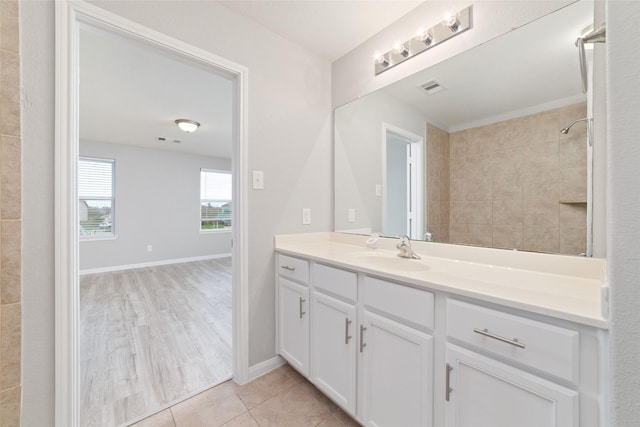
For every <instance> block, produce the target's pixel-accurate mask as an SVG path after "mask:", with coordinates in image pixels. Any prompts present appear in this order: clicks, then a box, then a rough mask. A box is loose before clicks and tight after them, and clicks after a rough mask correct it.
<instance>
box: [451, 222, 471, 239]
mask: <svg viewBox="0 0 640 427" xmlns="http://www.w3.org/2000/svg"><path fill="white" fill-rule="evenodd" d="M468 234H469V231H468V225H467V224H462V223H456V222H452V223H451V224H449V242H451V243H467V238H468V237H467V236H468Z"/></svg>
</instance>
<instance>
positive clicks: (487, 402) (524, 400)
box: [445, 344, 578, 427]
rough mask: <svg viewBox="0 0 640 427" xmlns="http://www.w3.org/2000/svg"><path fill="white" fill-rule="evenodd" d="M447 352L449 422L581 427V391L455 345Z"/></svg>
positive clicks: (505, 426) (450, 425) (499, 426)
mask: <svg viewBox="0 0 640 427" xmlns="http://www.w3.org/2000/svg"><path fill="white" fill-rule="evenodd" d="M446 351H447V357H446V360H447V364H446V369H447V380H446V385H448V386H449V392H448V393H447V397H446V398H445V399H446V425H447V426H448V427H454V426H455V427H462V426H469V427H473V426H492V427H513V426H518V427H540V426H545V427H570V426H576V427H577V426H578V392H576V391H574V390H570V389H568V388H565V387H562V386H560V385H557V384H555V383H553V382H550V381H547V380H544V379H542V378H540V377H537V376H535V375H531V374H529V373H527V372H525V371H523V370H520V369H516V368H513V367H511V366H509V365H506V364H504V363H501V362H498V361H496V360H495V359H492V358H489V357H485V356H482V355H480V354H478V353H475V352H472V351H469V350H466V349H463V348H461V347H458V346H456V345H453V344H447V350H446ZM445 387H446V386H445Z"/></svg>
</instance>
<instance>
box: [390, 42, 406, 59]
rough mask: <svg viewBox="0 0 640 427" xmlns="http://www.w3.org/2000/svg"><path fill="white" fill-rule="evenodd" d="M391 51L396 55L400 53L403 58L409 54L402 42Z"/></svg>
mask: <svg viewBox="0 0 640 427" xmlns="http://www.w3.org/2000/svg"><path fill="white" fill-rule="evenodd" d="M393 52H394V53H395V54H397V55H402V56H404V57H405V58H406V57H407V56H409V49H407V48H406V47H405V46H404V45H403V44H401V45H397V46H396V47H394V48H393Z"/></svg>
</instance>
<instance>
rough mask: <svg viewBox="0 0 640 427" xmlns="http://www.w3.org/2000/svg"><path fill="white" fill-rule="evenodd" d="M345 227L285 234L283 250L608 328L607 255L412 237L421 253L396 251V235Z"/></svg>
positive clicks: (279, 243) (279, 247)
mask: <svg viewBox="0 0 640 427" xmlns="http://www.w3.org/2000/svg"><path fill="white" fill-rule="evenodd" d="M366 240H367V236H357V235H349V234H343V233H309V234H292V235H280V236H276V238H275V249H276V251H278V252H281V253H284V254H289V255H293V256H296V255H297V256H301V257H304V258H309V259H312V260H315V261H321V262H322V261H324V262H327V263H331V264H333V265H336V266H340V267H344V268H350V269H353V270H357V271H362V272H364V273H369V274H375V275H378V276H382V277H386V278H389V279H393V280H398V281H403V282H407V283H409V284H411V285H413V286H419V287H424V288H427V289H430V290H435V291H443V292H449V293H452V294H456V295H463V296H467V297H471V298H476V299H479V300H482V301H487V302H492V303H496V304H501V305H504V306H508V307H513V308H517V309H521V310H526V311H530V312H533V313H538V314H544V315H548V316H552V317H556V318H559V319H564V320H568V321H572V322H577V323H581V324H584V325H589V326H594V327H597V328H602V329H606V328H608V321H607V319H606V318H605V317H604V316H603V304H602V301H601V298H602V297H601V295H602V288H603V287H606V285H607V284H606V273H605V262H604V260H602V259H596V258H581V257H570V256H562V255H550V254H539V253H530V252H519V251H508V250H501V249H488V248H479V247H469V246H458V245H447V244H442V243H427V242H419V241H412V242H411V245H412V248H413V250H414V252H416V253H417V254H418V255H420V257H421V259H420V260H410V259H403V258H399V257H397V256H396V254H397V253H398V251H397V250H396V249H395V244H396V243H398V239H380V240H379V241H378V245H377V246H378V247H377V248H376V249H372V248H368V247H367V245H366V243H365V242H366Z"/></svg>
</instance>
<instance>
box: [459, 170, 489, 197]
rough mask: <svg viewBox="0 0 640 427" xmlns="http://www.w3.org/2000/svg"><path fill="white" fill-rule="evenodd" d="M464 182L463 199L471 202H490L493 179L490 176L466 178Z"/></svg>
mask: <svg viewBox="0 0 640 427" xmlns="http://www.w3.org/2000/svg"><path fill="white" fill-rule="evenodd" d="M463 181H464V199H465V200H472V201H480V200H484V201H486V200H491V199H492V198H493V196H492V190H493V179H492V178H491V176H490V175H484V176H482V177H480V178H479V179H471V178H467V179H465V180H463Z"/></svg>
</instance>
